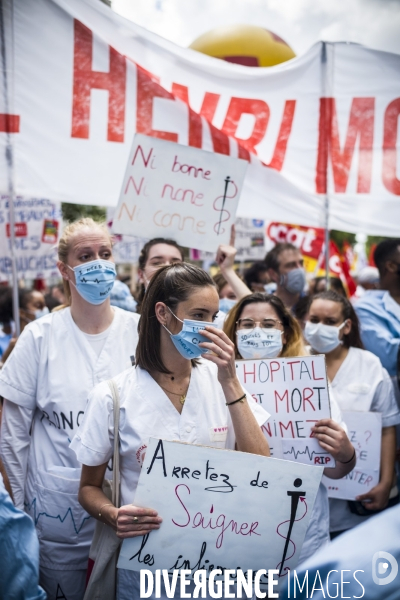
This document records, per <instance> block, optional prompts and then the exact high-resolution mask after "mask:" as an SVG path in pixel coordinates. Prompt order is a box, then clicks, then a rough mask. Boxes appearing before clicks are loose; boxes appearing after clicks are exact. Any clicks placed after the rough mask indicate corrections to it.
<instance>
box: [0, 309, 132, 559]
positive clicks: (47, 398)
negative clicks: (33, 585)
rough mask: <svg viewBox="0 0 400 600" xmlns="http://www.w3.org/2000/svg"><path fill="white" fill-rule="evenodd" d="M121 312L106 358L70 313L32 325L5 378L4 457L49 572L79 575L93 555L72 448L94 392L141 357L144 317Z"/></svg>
mask: <svg viewBox="0 0 400 600" xmlns="http://www.w3.org/2000/svg"><path fill="white" fill-rule="evenodd" d="M113 310H114V319H113V321H112V324H111V325H110V327H109V328H108V329H107V332H106V333H107V335H106V339H105V342H104V347H103V349H102V351H101V353H100V356H98V355H97V353H96V352H95V350H94V349H93V348H92V346H91V344H90V343H89V342H88V341H87V338H86V336H85V335H84V333H83V332H82V331H81V330H80V329H79V328H78V327H77V325H76V324H75V322H74V321H73V319H72V316H71V312H70V309H69V308H66V309H64V310H61V311H57V312H55V313H51V314H49V315H46V316H45V317H42V318H41V319H38V320H37V321H34V322H32V323H31V324H29V325H28V326H27V327H26V328H25V329H24V331H23V333H22V335H21V336H20V338H19V340H18V342H17V344H16V347H15V349H14V350H13V352H12V354H11V356H10V358H9V359H8V361H7V362H6V364H5V366H4V368H3V369H2V371H1V373H0V395H1V396H3V397H4V398H6V399H7V402H6V408H5V411H4V414H3V422H2V432H1V440H0V442H1V454H2V458H3V461H4V463H5V466H6V469H7V472H8V475H9V478H10V483H11V486H12V489H13V493H14V497H15V500H16V503H17V505H18V506H19V507H20V508H23V506H24V505H25V509H26V511H27V512H28V513H29V514H30V515H31V517H32V518H33V519H34V521H35V524H36V528H37V532H38V537H39V541H40V542H41V548H40V549H41V556H40V560H41V564H42V565H43V566H46V567H49V568H57V569H60V568H61V569H63V568H64V569H68V568H69V569H74V568H76V566H77V565H82V561H84V560H87V556H88V551H89V546H90V541H91V537H92V532H93V528H94V520H93V519H92V518H91V517H89V515H88V514H87V513H86V512H85V511H84V510H83V508H82V507H81V506H80V504H79V502H78V498H77V496H78V490H79V480H80V470H81V466H80V463H79V462H78V461H77V459H76V456H75V454H74V452H72V451H71V450H70V448H69V444H70V441H71V439H72V437H73V436H74V434H75V432H76V431H77V429H78V427H79V425H80V423H81V421H82V419H83V415H84V412H85V408H86V402H87V397H88V395H89V392H90V391H91V390H92V389H93V387H94V386H95V385H96V384H97V383H100V382H101V381H105V380H107V379H110V378H112V377H115V375H117V374H118V373H120V372H121V371H123V370H125V369H126V368H127V367H129V366H130V365H131V356H132V355H134V354H135V350H136V345H137V340H138V334H137V324H138V320H139V315H136V314H134V313H130V312H127V311H124V310H121V309H119V308H117V307H114V308H113ZM8 401H9V402H8ZM9 407H10V410H8V408H9ZM32 419H33V421H32ZM31 422H32V436H31V439H30V438H29V428H30V423H31ZM28 453H29V456H27V454H28ZM68 550H71V552H69V551H68Z"/></svg>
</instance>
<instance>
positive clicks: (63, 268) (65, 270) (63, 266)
mask: <svg viewBox="0 0 400 600" xmlns="http://www.w3.org/2000/svg"><path fill="white" fill-rule="evenodd" d="M57 268H58V270H59V271H60V273H61V277H62V278H63V279H65V280H66V281H69V273H68V267H67V265H66V264H65V263H64V262H62V261H61V260H58V261H57Z"/></svg>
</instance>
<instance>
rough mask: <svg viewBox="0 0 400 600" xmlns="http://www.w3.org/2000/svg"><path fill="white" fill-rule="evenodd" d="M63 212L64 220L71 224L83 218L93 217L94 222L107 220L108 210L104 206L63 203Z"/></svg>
mask: <svg viewBox="0 0 400 600" xmlns="http://www.w3.org/2000/svg"><path fill="white" fill-rule="evenodd" d="M61 210H62V215H63V220H64V221H68V222H69V223H70V222H71V221H76V220H77V219H81V218H83V217H92V219H93V220H94V221H105V220H106V209H105V208H104V207H102V206H89V205H84V204H69V203H67V202H62V203H61Z"/></svg>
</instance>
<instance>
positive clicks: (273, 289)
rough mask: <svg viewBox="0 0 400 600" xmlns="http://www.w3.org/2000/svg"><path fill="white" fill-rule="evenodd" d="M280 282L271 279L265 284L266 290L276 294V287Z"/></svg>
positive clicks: (268, 292)
mask: <svg viewBox="0 0 400 600" xmlns="http://www.w3.org/2000/svg"><path fill="white" fill-rule="evenodd" d="M277 287H278V284H277V283H275V281H270V282H269V283H266V284H265V285H264V290H265V293H266V294H274V293H275V292H276V288H277Z"/></svg>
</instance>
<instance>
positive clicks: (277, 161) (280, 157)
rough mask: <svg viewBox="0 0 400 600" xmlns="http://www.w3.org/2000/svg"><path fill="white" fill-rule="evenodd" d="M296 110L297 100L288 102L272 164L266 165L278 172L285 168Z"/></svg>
mask: <svg viewBox="0 0 400 600" xmlns="http://www.w3.org/2000/svg"><path fill="white" fill-rule="evenodd" d="M295 108H296V100H286V102H285V108H284V111H283V117H282V123H281V127H280V129H279V134H278V139H277V141H276V144H275V150H274V154H273V155H272V159H271V162H270V163H269V164H267V165H266V166H267V167H270V168H271V169H275V170H276V171H281V170H282V167H283V162H284V160H285V156H286V150H287V145H288V141H289V137H290V134H291V133H292V125H293V117H294V111H295Z"/></svg>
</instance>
